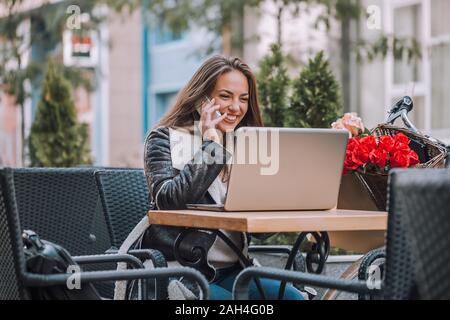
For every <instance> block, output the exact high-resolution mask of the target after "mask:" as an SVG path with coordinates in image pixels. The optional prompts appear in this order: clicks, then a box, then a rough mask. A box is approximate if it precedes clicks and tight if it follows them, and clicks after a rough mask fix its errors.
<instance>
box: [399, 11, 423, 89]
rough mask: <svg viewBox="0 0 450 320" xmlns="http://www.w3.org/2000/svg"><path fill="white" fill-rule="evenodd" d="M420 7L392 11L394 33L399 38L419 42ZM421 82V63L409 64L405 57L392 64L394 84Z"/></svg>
mask: <svg viewBox="0 0 450 320" xmlns="http://www.w3.org/2000/svg"><path fill="white" fill-rule="evenodd" d="M421 20H422V7H421V6H420V5H413V6H406V7H400V8H396V9H394V33H395V35H396V36H397V37H399V38H415V39H416V40H417V41H419V43H420V42H421V38H422V37H421V29H420V26H421V24H420V21H421ZM422 80H423V75H422V64H421V61H413V62H409V61H408V59H407V58H406V57H404V59H402V60H397V61H395V62H394V83H395V84H402V83H408V82H420V81H422Z"/></svg>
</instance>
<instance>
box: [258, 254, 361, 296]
mask: <svg viewBox="0 0 450 320" xmlns="http://www.w3.org/2000/svg"><path fill="white" fill-rule="evenodd" d="M252 255H253V256H254V257H255V258H256V259H257V260H258V261H259V262H260V263H261V265H263V266H272V267H278V268H283V267H284V265H285V264H286V260H287V257H286V256H284V255H269V254H252ZM330 260H333V258H332V257H330V259H329V261H330ZM350 265H351V262H336V263H334V262H329V263H327V265H326V266H325V270H324V273H323V274H324V275H326V276H330V277H333V278H339V277H340V276H341V274H342V273H343V272H344V271H345V270H346V269H347V268H348V267H349V266H350ZM314 289H316V290H317V292H318V296H317V297H316V299H320V298H321V296H322V295H323V293H324V290H323V289H320V288H314ZM337 299H338V300H357V295H353V294H348V293H344V292H343V293H340V295H339V296H338V298H337Z"/></svg>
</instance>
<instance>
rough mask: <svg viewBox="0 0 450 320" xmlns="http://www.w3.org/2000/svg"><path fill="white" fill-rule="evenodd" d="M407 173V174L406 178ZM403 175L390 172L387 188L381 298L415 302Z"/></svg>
mask: <svg viewBox="0 0 450 320" xmlns="http://www.w3.org/2000/svg"><path fill="white" fill-rule="evenodd" d="M407 174H408V172H406V175H407ZM404 179H405V173H402V172H401V171H396V170H393V171H392V172H391V174H390V176H389V184H388V204H387V206H388V229H387V230H388V231H387V239H386V269H385V279H384V290H383V295H384V298H385V299H386V300H408V299H414V298H416V297H417V295H416V287H415V270H414V258H413V256H412V247H411V239H409V237H408V233H407V228H406V223H405V216H406V215H408V214H409V213H410V212H409V211H408V206H407V203H408V202H409V201H411V196H410V194H409V192H408V190H407V189H406V188H405V185H404V183H403V181H404Z"/></svg>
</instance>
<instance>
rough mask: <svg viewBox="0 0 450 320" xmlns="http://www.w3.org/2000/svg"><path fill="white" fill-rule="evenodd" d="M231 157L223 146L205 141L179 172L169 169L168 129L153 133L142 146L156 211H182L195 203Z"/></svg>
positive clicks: (170, 166) (170, 161) (160, 129)
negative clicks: (143, 146) (187, 205)
mask: <svg viewBox="0 0 450 320" xmlns="http://www.w3.org/2000/svg"><path fill="white" fill-rule="evenodd" d="M229 157H231V154H230V153H229V152H228V151H227V150H226V149H225V147H224V146H222V145H221V144H218V143H216V142H214V141H211V140H206V141H205V142H204V143H203V144H202V146H201V149H200V150H199V151H197V153H196V154H195V155H194V158H193V159H192V160H191V161H190V162H188V163H187V164H186V165H185V166H184V168H183V169H182V170H181V171H180V170H177V169H175V168H173V167H172V158H171V153H170V137H169V129H168V128H158V129H155V130H154V131H152V132H151V133H150V134H149V135H148V137H147V139H146V142H145V154H144V158H145V159H144V160H145V174H146V178H147V183H148V186H149V189H150V193H151V196H152V198H153V201H154V202H155V204H156V207H157V208H158V209H166V210H178V209H185V208H186V204H189V203H198V201H200V199H202V198H203V196H204V195H205V193H206V192H207V190H208V188H209V186H210V185H211V183H212V182H213V181H214V180H215V179H216V177H217V176H218V175H219V173H220V171H221V170H222V168H223V167H224V165H225V164H226V163H227V160H228V159H229Z"/></svg>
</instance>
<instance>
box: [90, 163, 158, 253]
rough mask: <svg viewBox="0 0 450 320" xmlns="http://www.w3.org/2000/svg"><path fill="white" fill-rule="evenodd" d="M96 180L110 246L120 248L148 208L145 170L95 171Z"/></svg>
mask: <svg viewBox="0 0 450 320" xmlns="http://www.w3.org/2000/svg"><path fill="white" fill-rule="evenodd" d="M95 178H96V181H97V187H98V190H99V193H100V197H101V200H102V204H103V210H104V213H105V217H106V221H107V224H108V229H109V231H110V237H111V239H112V243H113V245H114V246H116V247H120V245H121V244H122V243H123V241H124V240H125V239H126V238H127V236H128V234H129V233H130V232H131V230H133V228H134V227H135V226H136V224H137V223H138V222H139V221H140V220H141V219H142V218H143V217H144V216H145V215H146V214H147V212H148V210H149V208H150V204H149V198H148V196H149V193H148V187H147V182H146V179H145V174H144V170H142V169H127V170H107V171H97V172H96V173H95Z"/></svg>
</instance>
